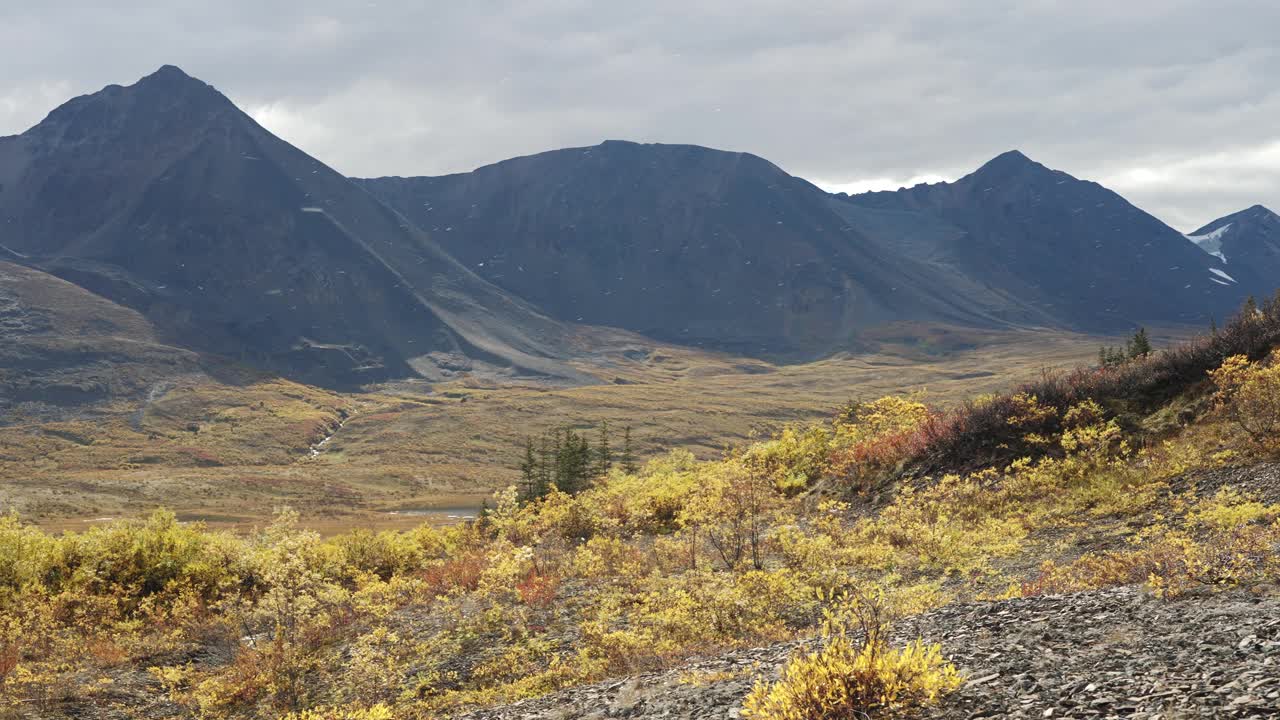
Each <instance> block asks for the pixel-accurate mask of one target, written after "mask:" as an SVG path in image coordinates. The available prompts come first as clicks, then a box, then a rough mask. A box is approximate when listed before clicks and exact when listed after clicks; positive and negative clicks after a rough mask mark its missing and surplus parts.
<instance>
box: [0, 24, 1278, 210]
mask: <svg viewBox="0 0 1280 720" xmlns="http://www.w3.org/2000/svg"><path fill="white" fill-rule="evenodd" d="M0 5H2V7H0V67H3V68H4V71H3V72H2V73H0V135H6V134H14V133H18V132H22V131H23V130H25V129H26V128H28V127H30V126H31V125H34V124H35V123H37V122H39V120H40V119H41V118H42V117H44V115H45V114H46V113H47V112H48V111H49V110H50V109H52V108H53V107H55V106H56V105H58V104H60V103H61V102H63V101H65V100H66V99H68V98H70V97H72V96H75V95H79V94H84V93H88V92H93V91H96V90H98V89H100V88H101V87H103V86H105V85H108V84H112V83H118V84H129V83H132V82H134V81H135V80H136V79H137V78H139V77H141V76H143V75H146V74H149V73H150V72H152V71H154V70H155V69H156V68H158V67H159V66H160V65H163V64H174V65H178V66H179V67H181V68H182V69H183V70H185V71H186V72H187V73H188V74H191V75H194V76H196V77H199V78H200V79H202V80H205V81H207V82H209V83H211V84H213V85H214V86H216V87H217V88H218V89H219V90H221V91H222V92H223V93H225V94H226V95H228V96H229V97H230V98H231V99H232V100H234V101H235V102H236V103H237V104H239V105H240V106H241V107H242V108H244V109H245V110H246V111H247V112H249V113H250V114H251V115H253V117H254V118H256V119H257V120H258V121H259V122H260V123H262V124H263V125H265V126H266V127H267V128H268V129H270V130H272V131H273V132H275V133H276V134H278V135H280V136H282V137H283V138H285V139H286V140H288V141H290V142H292V143H293V144H295V145H297V146H299V147H300V148H302V149H303V150H305V151H307V152H308V153H310V154H312V155H314V156H316V157H317V158H319V159H321V160H323V161H325V162H326V163H328V164H329V165H331V166H333V167H334V168H336V169H338V170H339V171H341V172H344V173H346V174H348V175H357V176H378V175H438V174H444V173H449V172H463V171H467V170H470V169H473V168H475V167H477V166H480V165H484V164H487V163H491V162H496V161H498V160H502V159H505V158H508V157H512V156H516V155H525V154H530V153H535V152H540V151H543V150H549V149H553V148H559V147H573V146H582V145H593V144H596V143H598V142H601V141H603V140H606V139H625V140H635V141H641V142H671V143H693V144H698V145H706V146H709V147H715V148H721V149H726V150H739V151H747V152H752V153H755V154H757V155H760V156H762V157H765V158H767V159H769V160H771V161H773V162H774V163H776V164H778V165H779V166H781V167H782V168H783V169H784V170H786V171H788V172H790V173H791V174H793V175H798V176H801V177H804V178H807V179H809V180H811V181H813V182H815V183H817V184H819V185H822V186H824V187H827V188H829V189H834V190H847V191H860V190H869V189H886V188H890V189H891V188H895V187H898V186H900V185H910V184H914V183H916V182H931V181H938V180H942V179H953V178H956V177H959V176H961V175H963V174H965V173H966V172H968V171H971V170H973V169H974V168H976V167H977V166H979V165H981V164H982V163H983V162H984V161H986V160H988V159H990V158H991V157H993V156H995V155H997V154H999V153H1000V152H1003V151H1005V150H1009V149H1013V148H1017V149H1020V150H1022V151H1023V152H1024V153H1026V154H1027V155H1029V156H1030V157H1032V158H1033V159H1035V160H1038V161H1040V162H1042V163H1044V164H1046V165H1048V166H1050V167H1053V168H1055V169H1061V170H1065V171H1067V172H1069V173H1071V174H1073V175H1075V176H1077V177H1081V178H1086V179H1091V180H1096V181H1098V182H1101V183H1102V184H1104V185H1106V186H1108V187H1110V188H1111V189H1113V190H1116V191H1117V192H1120V193H1121V194H1123V195H1125V196H1126V197H1127V198H1129V199H1130V200H1131V201H1133V202H1134V203H1135V204H1137V205H1138V206H1139V207H1142V208H1143V209H1145V210H1147V211H1149V212H1151V213H1153V214H1155V215H1157V216H1158V217H1160V218H1161V219H1163V220H1165V221H1166V222H1167V223H1169V224H1170V225H1173V226H1174V227H1176V228H1179V229H1181V230H1183V231H1184V232H1185V231H1190V230H1193V229H1195V228H1196V227H1198V226H1200V225H1202V224H1204V223H1207V222H1208V221H1210V220H1212V219H1214V218H1216V217H1219V216H1221V215H1225V214H1227V213H1230V212H1234V211H1236V210H1240V209H1243V208H1245V207H1248V206H1250V205H1253V204H1258V203H1261V204H1264V205H1268V206H1270V207H1272V209H1275V210H1278V211H1280V2H1276V1H1275V0H1212V1H1208V0H1203V1H1201V0H1197V1H1191V0H1073V1H1072V2H1053V1H1049V0H1016V1H1005V0H985V1H983V2H957V1H956V0H945V1H944V0H914V1H912V0H899V1H898V2H880V1H876V2H868V1H863V0H843V1H840V0H809V1H807V2H797V0H699V1H698V2H689V1H688V0H681V1H680V2H675V1H672V0H649V1H648V2H638V3H637V2H633V3H623V2H602V1H597V2H587V1H585V0H465V1H460V0H449V1H448V2H444V1H441V0H374V1H372V2H369V1H366V0H360V1H356V2H342V1H339V0H311V1H309V2H305V3H301V2H279V1H278V0H219V2H217V3H212V2H208V1H207V0H166V1H165V2H142V1H141V0H114V1H113V2H111V3H102V2H100V0H43V1H42V2H36V1H35V0H29V1H25V0H7V1H6V2H3V3H0ZM107 5H110V7H106V6H107Z"/></svg>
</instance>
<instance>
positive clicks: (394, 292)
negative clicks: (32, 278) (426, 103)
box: [0, 66, 576, 384]
mask: <svg viewBox="0 0 1280 720" xmlns="http://www.w3.org/2000/svg"><path fill="white" fill-rule="evenodd" d="M0 217H3V218H4V220H5V222H4V224H3V225H0V228H2V229H0V248H3V250H2V252H3V253H4V254H5V257H6V259H9V260H12V261H16V262H20V263H22V264H25V265H29V266H31V267H35V268H39V269H41V270H44V271H47V272H50V273H52V274H54V275H57V276H59V277H62V278H65V279H67V280H70V281H73V282H75V283H77V284H79V285H81V286H82V287H84V288H86V289H88V290H91V291H93V292H95V293H97V294H98V295H101V296H102V297H104V298H106V299H108V300H110V301H112V302H116V303H119V304H122V305H124V306H127V307H130V308H133V309H135V310H137V311H138V312H140V313H142V314H143V315H144V316H145V317H146V318H147V319H148V321H149V322H150V323H153V324H154V325H155V327H156V328H157V331H158V332H159V333H160V336H161V338H162V339H163V340H164V341H165V342H169V343H173V344H178V345H183V346H186V347H191V348H195V349H198V350H201V351H209V352H214V353H219V354H223V355H227V356H231V357H233V358H240V359H245V360H249V361H252V362H254V363H256V364H259V365H262V366H265V367H267V368H270V369H274V370H278V371H281V372H285V373H288V374H289V375H291V376H294V377H297V378H300V379H304V380H308V381H311V382H317V383H322V384H348V383H359V382H364V381H369V380H377V379H382V378H387V377H405V376H411V375H414V374H420V375H425V376H428V377H440V376H442V375H446V374H449V373H452V372H454V371H457V370H475V369H480V368H489V369H492V370H493V371H495V372H508V373H539V374H548V375H560V376H570V377H575V376H576V373H575V371H573V370H572V369H570V368H568V366H567V365H566V364H565V363H564V362H563V360H564V358H565V356H566V350H565V349H564V346H565V338H566V332H567V331H566V329H565V328H564V327H563V326H562V325H560V324H559V323H556V322H553V321H551V320H549V319H548V318H546V317H545V316H543V315H542V314H541V313H539V312H538V311H536V310H535V309H533V308H532V307H530V306H529V305H528V304H527V303H524V302H522V301H520V300H517V299H515V298H513V297H511V296H510V295H508V294H506V293H504V292H502V291H501V290H499V289H498V288H496V287H494V286H493V285H491V284H489V283H487V282H485V281H484V280H482V279H480V278H479V277H477V276H476V275H475V274H474V273H472V272H470V271H468V270H467V269H466V268H465V267H463V266H462V265H460V264H459V263H458V262H456V261H455V260H454V259H453V258H451V257H450V256H449V255H448V253H446V252H444V251H443V250H442V249H441V248H440V247H439V246H438V245H436V243H435V242H434V241H433V240H432V239H431V237H430V236H429V235H428V234H427V233H424V232H422V231H421V230H419V229H418V228H417V227H415V226H414V225H412V224H411V223H409V222H406V221H405V220H404V219H403V218H402V217H400V216H398V215H397V214H396V213H395V212H393V211H391V210H390V209H388V208H387V207H386V206H384V205H383V204H381V203H379V202H377V201H376V200H375V199H373V198H372V197H370V196H369V195H368V194H367V193H366V192H364V191H363V190H362V189H361V188H359V187H358V186H356V185H355V184H353V183H352V182H350V181H348V180H347V179H346V178H344V177H343V176H341V175H340V174H338V173H336V172H334V171H333V170H332V169H330V168H328V167H326V166H325V165H323V164H322V163H320V162H319V161H317V160H315V159H313V158H311V157H308V156H307V155H306V154H305V153H303V152H301V151H300V150H298V149H297V148H294V147H292V146H291V145H289V144H288V143H286V142H284V141H282V140H280V139H279V138H277V137H275V136H273V135H272V134H271V133H269V132H267V131H266V130H265V129H263V128H262V127H261V126H260V125H258V124H257V123H256V122H254V121H253V120H252V119H251V118H250V117H249V116H248V115H246V114H245V113H243V112H241V111H240V110H239V109H238V108H237V107H236V106H235V105H233V104H232V103H231V101H229V100H228V99H227V98H226V97H224V96H223V95H222V94H221V93H219V92H218V91H217V90H215V89H214V88H213V87H211V86H209V85H207V84H205V83H203V82H201V81H199V80H196V79H193V78H191V77H189V76H187V75H186V74H185V73H183V72H182V71H181V70H179V69H178V68H175V67H172V66H166V67H164V68H161V69H160V70H159V71H158V72H156V73H154V74H152V75H150V76H148V77H145V78H143V79H142V80H140V81H139V82H137V83H136V84H134V85H132V86H129V87H120V86H114V85H113V86H110V87H107V88H105V89H103V90H102V91H100V92H97V93H94V94H92V95H88V96H84V97H79V98H76V99H74V100H71V101H70V102H68V103H66V104H64V105H62V106H61V107H59V108H57V109H56V110H54V111H53V112H51V113H50V114H49V115H48V117H47V118H45V120H44V121H43V122H41V123H40V124H39V125H37V126H35V127H34V128H32V129H31V130H29V131H27V132H26V133H23V134H22V135H18V136H14V137H6V138H0Z"/></svg>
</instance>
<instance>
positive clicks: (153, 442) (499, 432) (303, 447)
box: [0, 326, 1169, 533]
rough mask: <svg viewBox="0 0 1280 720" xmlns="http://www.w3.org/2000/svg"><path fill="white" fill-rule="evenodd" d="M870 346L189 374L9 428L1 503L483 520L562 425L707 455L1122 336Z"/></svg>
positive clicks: (1050, 335) (193, 513) (647, 348)
mask: <svg viewBox="0 0 1280 720" xmlns="http://www.w3.org/2000/svg"><path fill="white" fill-rule="evenodd" d="M1168 339H1169V337H1167V336H1166V337H1164V338H1162V340H1165V341H1167V340H1168ZM874 342H875V343H876V344H875V346H874V349H873V350H871V351H868V352H863V353H859V354H851V355H846V356H835V357H831V358H827V359H824V360H820V361H816V362H812V363H804V364H793V365H775V364H772V363H769V362H766V361H762V360H757V359H752V358H740V357H733V356H729V355H723V354H716V353H710V352H706V351H698V350H694V349H689V348H681V347H679V346H670V345H662V344H657V343H653V342H651V341H650V342H638V341H635V340H634V339H633V343H634V344H633V345H632V346H630V348H629V349H627V350H624V351H623V352H622V353H620V354H618V355H614V356H611V357H596V358H592V359H590V360H584V361H582V362H581V363H580V364H579V366H578V367H579V369H580V370H581V371H582V372H583V373H584V374H591V375H595V376H596V377H597V378H598V380H597V382H595V383H593V384H589V385H582V386H578V387H557V386H555V385H554V384H538V383H528V384H523V385H520V384H511V383H509V382H508V383H493V382H484V381H482V380H478V379H471V380H461V381H456V382H452V383H427V382H424V381H403V382H398V383H387V384H385V385H382V386H378V387H374V388H371V389H370V390H369V391H367V392H361V393H342V392H334V391H329V390H324V389H321V388H316V387H310V386H306V385H302V384H298V383H295V382H290V381H287V380H283V379H280V378H273V377H271V376H267V375H261V374H256V373H252V372H250V371H241V372H242V373H243V376H242V377H240V378H229V377H228V376H227V373H225V372H224V373H220V375H221V378H222V380H221V381H220V380H219V378H218V377H216V376H213V375H206V374H200V373H191V374H185V375H179V376H174V377H171V378H169V379H166V380H163V381H159V382H157V383H156V384H155V385H152V386H151V387H150V388H149V389H148V390H147V391H146V392H145V393H144V394H143V395H142V397H140V398H136V399H134V400H131V401H127V402H126V401H118V402H114V403H106V404H103V405H98V406H93V407H92V408H82V409H79V410H76V411H75V412H72V413H70V414H69V415H68V416H67V417H65V418H61V419H59V420H56V421H49V420H47V419H46V418H40V417H32V418H30V419H28V420H25V421H24V420H21V419H19V420H16V421H10V422H9V423H7V424H6V425H5V426H3V427H0V479H2V480H3V481H4V485H3V488H2V489H0V492H2V493H3V494H2V495H0V500H2V501H3V503H4V504H5V505H6V506H7V507H11V508H13V509H15V510H17V511H18V512H20V513H21V514H22V515H23V517H26V518H29V519H31V520H32V521H34V522H37V523H39V524H40V525H41V526H43V527H48V528H51V529H73V528H78V527H83V526H84V525H85V524H91V523H92V522H94V521H95V520H96V519H100V518H114V519H118V518H125V517H134V516H138V515H145V514H146V513H148V512H149V511H150V510H151V509H152V508H154V507H157V506H164V507H168V508H170V509H173V510H174V511H175V512H176V513H178V516H179V518H181V519H186V520H200V521H203V522H205V523H207V524H209V525H211V526H214V527H228V528H235V529H240V530H247V529H249V528H251V527H254V526H261V525H262V524H263V523H265V522H267V521H268V520H269V519H270V518H271V515H272V513H273V512H274V510H275V509H276V508H278V507H281V506H290V507H292V508H294V509H296V510H298V511H299V512H300V513H301V516H302V522H303V524H304V525H306V526H308V527H314V528H317V529H320V530H322V531H324V532H326V533H333V532H339V531H342V530H346V529H349V528H355V527H376V528H403V527H408V526H410V525H413V524H416V523H417V522H420V521H421V517H420V516H416V515H410V514H404V513H403V512H402V511H404V510H418V511H421V510H428V509H430V508H434V507H447V508H454V509H459V508H462V509H467V508H469V510H470V513H472V514H473V513H474V512H475V511H476V510H478V508H479V507H480V504H481V503H482V502H483V501H485V500H487V499H489V498H490V496H491V495H492V493H493V492H494V491H495V490H498V489H500V488H502V487H504V486H505V485H507V484H509V483H511V482H514V481H515V480H516V479H517V476H518V473H517V466H518V465H519V461H520V453H521V452H522V447H523V442H524V438H525V436H526V435H537V434H539V433H541V432H543V431H544V430H547V429H549V428H553V427H559V426H562V425H570V426H577V427H579V428H581V429H583V430H586V431H590V430H591V429H592V427H593V426H594V425H595V424H596V423H598V422H600V421H607V422H608V423H609V424H610V425H611V426H613V427H614V428H615V430H616V429H618V428H622V427H624V426H628V425H629V426H631V427H632V432H633V436H634V438H635V441H636V447H637V451H638V453H639V454H640V455H641V457H650V456H653V455H655V454H659V453H663V452H666V451H668V450H671V449H677V448H679V449H687V450H690V451H692V452H694V453H695V455H697V456H698V457H702V458H708V459H709V458H714V457H718V456H719V455H720V454H721V453H723V452H724V451H725V450H726V449H727V448H729V447H731V446H734V445H740V444H742V443H744V442H748V441H750V440H753V439H760V438H763V437H767V436H768V435H769V434H771V433H772V432H774V431H776V430H777V429H778V428H780V427H781V426H782V425H784V424H786V423H792V422H800V421H814V420H819V419H822V418H826V417H829V416H830V415H831V414H833V413H834V412H835V411H836V410H837V408H838V407H839V406H841V405H842V404H844V403H846V402H848V401H850V400H857V399H868V398H874V397H880V396H882V395H887V394H894V393H912V392H922V393H923V397H926V398H927V399H928V400H929V402H931V403H936V404H938V405H939V406H944V407H945V406H948V405H951V404H954V403H957V402H960V401H962V400H963V399H965V398H967V397H969V396H972V395H976V394H981V393H988V392H996V391H1001V390H1006V389H1007V388H1008V387H1009V386H1011V385H1012V384H1014V383H1016V382H1019V381H1021V380H1026V379H1031V378H1034V377H1036V376H1037V375H1038V374H1039V373H1040V372H1041V371H1042V370H1044V369H1047V368H1058V369H1064V368H1065V369H1069V368H1073V367H1076V366H1078V365H1080V364H1085V363H1088V362H1091V361H1092V360H1093V359H1094V358H1095V357H1096V354H1097V347H1098V346H1099V345H1100V344H1104V343H1111V342H1113V339H1112V338H1108V337H1105V336H1084V335H1076V334H1067V333H1061V332H1055V331H1048V330H1040V331H1033V330H1026V331H1021V332H1002V331H974V330H969V329H963V328H954V327H945V326H934V327H924V326H917V327H910V326H904V327H899V328H896V329H893V328H890V329H886V330H884V331H883V335H882V336H880V337H879V338H878V339H876V340H875V341H874ZM232 380H234V381H232ZM157 389H159V390H161V391H160V392H157ZM320 443H323V445H322V446H320ZM450 514H453V515H461V514H467V513H459V512H453V513H443V515H441V516H439V517H436V516H434V515H431V516H429V517H431V518H433V519H435V520H438V521H441V522H448V521H451V520H452V521H456V520H457V519H458V518H449V517H448V515H450Z"/></svg>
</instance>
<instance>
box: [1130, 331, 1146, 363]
mask: <svg viewBox="0 0 1280 720" xmlns="http://www.w3.org/2000/svg"><path fill="white" fill-rule="evenodd" d="M1128 351H1129V352H1128V355H1129V358H1130V359H1135V358H1140V357H1146V356H1148V355H1150V354H1151V340H1150V339H1149V338H1148V337H1147V329H1146V328H1142V327H1140V328H1138V331H1137V332H1135V333H1134V334H1133V337H1132V338H1131V339H1130V340H1129V348H1128Z"/></svg>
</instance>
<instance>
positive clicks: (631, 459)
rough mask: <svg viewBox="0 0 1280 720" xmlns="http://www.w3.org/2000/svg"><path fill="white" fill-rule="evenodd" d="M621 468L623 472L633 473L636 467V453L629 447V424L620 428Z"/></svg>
mask: <svg viewBox="0 0 1280 720" xmlns="http://www.w3.org/2000/svg"><path fill="white" fill-rule="evenodd" d="M620 460H621V463H622V469H623V471H624V472H626V473H628V474H631V475H634V474H635V472H636V471H637V470H639V468H638V467H636V455H635V452H634V451H632V449H631V426H630V425H627V426H625V427H623V428H622V457H621V458H620Z"/></svg>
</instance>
